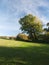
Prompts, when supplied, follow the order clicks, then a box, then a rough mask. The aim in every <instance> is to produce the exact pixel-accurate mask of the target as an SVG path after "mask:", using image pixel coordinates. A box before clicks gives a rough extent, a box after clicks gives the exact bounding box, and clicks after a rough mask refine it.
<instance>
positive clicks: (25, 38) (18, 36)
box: [16, 33, 28, 41]
mask: <svg viewBox="0 0 49 65" xmlns="http://www.w3.org/2000/svg"><path fill="white" fill-rule="evenodd" d="M16 39H17V40H26V41H27V40H28V36H27V35H25V34H22V33H20V34H18V35H17V37H16Z"/></svg>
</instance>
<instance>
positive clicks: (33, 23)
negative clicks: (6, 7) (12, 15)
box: [19, 14, 42, 39]
mask: <svg viewBox="0 0 49 65" xmlns="http://www.w3.org/2000/svg"><path fill="white" fill-rule="evenodd" d="M19 23H20V25H21V30H22V31H23V32H25V33H27V34H29V36H30V38H32V36H33V34H34V36H35V38H36V39H37V37H36V34H38V33H40V32H41V31H42V23H41V21H40V19H39V18H37V17H36V16H33V15H31V14H28V15H26V16H24V17H23V18H20V20H19Z"/></svg>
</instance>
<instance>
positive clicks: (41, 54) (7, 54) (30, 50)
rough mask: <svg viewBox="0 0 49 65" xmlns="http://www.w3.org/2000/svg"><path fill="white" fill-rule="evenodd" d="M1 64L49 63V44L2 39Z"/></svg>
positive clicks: (42, 64) (0, 44) (33, 64)
mask: <svg viewBox="0 0 49 65" xmlns="http://www.w3.org/2000/svg"><path fill="white" fill-rule="evenodd" d="M0 65H49V44H42V43H31V42H22V41H14V40H4V39H0Z"/></svg>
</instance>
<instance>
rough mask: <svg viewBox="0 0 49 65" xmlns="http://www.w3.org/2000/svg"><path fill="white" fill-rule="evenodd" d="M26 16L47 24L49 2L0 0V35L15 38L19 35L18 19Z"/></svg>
mask: <svg viewBox="0 0 49 65" xmlns="http://www.w3.org/2000/svg"><path fill="white" fill-rule="evenodd" d="M26 14H33V15H35V16H37V17H39V18H40V19H41V20H42V22H43V23H44V24H46V23H47V22H49V0H0V35H8V36H9V35H11V36H15V35H17V34H18V33H20V32H21V31H20V25H19V23H18V21H19V19H20V18H21V17H23V16H25V15H26Z"/></svg>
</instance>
